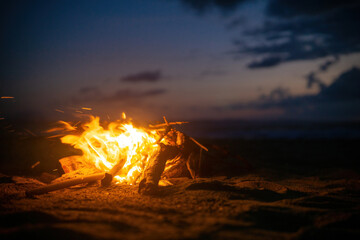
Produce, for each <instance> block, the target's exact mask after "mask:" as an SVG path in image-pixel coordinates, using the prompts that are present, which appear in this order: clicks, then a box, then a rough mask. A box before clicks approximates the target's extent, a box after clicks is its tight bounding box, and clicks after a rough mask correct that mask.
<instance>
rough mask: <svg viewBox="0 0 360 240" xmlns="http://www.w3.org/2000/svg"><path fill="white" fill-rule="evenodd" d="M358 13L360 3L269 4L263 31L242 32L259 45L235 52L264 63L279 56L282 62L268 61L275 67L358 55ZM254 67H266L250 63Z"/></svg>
mask: <svg viewBox="0 0 360 240" xmlns="http://www.w3.org/2000/svg"><path fill="white" fill-rule="evenodd" d="M359 12H360V3H359V1H357V3H356V2H355V1H341V2H340V1H323V0H316V1H310V0H309V1H308V0H307V1H285V0H284V1H283V0H274V1H270V2H269V5H268V10H267V14H268V17H271V18H269V19H268V20H267V22H266V23H265V24H264V26H263V27H262V28H260V29H256V30H251V31H247V32H244V34H245V35H246V36H247V37H250V38H251V39H252V40H251V41H252V43H256V42H258V44H255V45H252V46H248V45H246V44H243V43H241V44H237V47H238V53H239V54H243V53H248V54H249V53H250V54H253V55H260V56H264V55H266V56H267V58H266V59H265V60H268V59H277V58H279V56H281V57H282V58H281V61H274V62H272V61H269V62H270V63H272V65H271V66H276V65H277V64H280V63H281V62H286V61H295V60H309V59H316V58H321V57H326V56H338V55H340V54H349V53H355V52H360V31H358V30H357V25H356V24H355V23H358V22H360V14H359ZM265 60H264V62H265V63H266V61H265ZM331 64H332V63H328V64H325V65H324V66H323V69H326V68H327V67H329V66H330V65H331ZM253 66H256V67H268V66H269V65H268V64H261V62H260V63H257V62H254V63H251V64H249V67H250V68H254V67H253Z"/></svg>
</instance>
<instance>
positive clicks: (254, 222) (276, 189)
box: [0, 141, 360, 240]
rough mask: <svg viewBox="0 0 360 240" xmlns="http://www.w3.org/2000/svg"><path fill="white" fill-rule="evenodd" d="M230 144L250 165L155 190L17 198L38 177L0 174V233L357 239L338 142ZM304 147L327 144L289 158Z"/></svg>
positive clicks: (350, 183)
mask: <svg viewBox="0 0 360 240" xmlns="http://www.w3.org/2000/svg"><path fill="white" fill-rule="evenodd" d="M238 143H241V144H242V145H241V146H242V148H244V149H245V148H251V147H255V148H256V149H257V150H258V151H252V150H251V151H250V150H249V151H248V152H246V151H245V150H244V149H240V150H241V151H240V152H244V153H245V155H246V158H247V159H248V160H250V162H252V163H253V165H254V170H253V171H248V172H246V171H243V170H242V171H240V170H241V169H239V171H238V174H234V173H236V172H237V171H236V169H232V171H231V174H228V176H215V175H214V176H211V177H206V178H198V179H195V180H192V179H187V178H176V179H172V180H171V181H172V182H173V183H174V185H173V186H167V187H161V188H160V191H159V193H158V194H157V195H155V196H142V195H139V194H138V192H137V190H138V189H137V186H129V185H112V186H110V187H107V188H102V187H100V186H98V185H96V184H95V185H92V186H77V187H73V188H70V189H64V190H59V191H55V192H51V193H48V194H44V195H41V196H36V197H34V198H27V197H25V196H24V195H23V193H24V191H25V190H28V189H32V188H35V187H38V186H41V185H42V184H44V183H41V182H39V181H37V180H34V179H32V178H29V177H16V176H12V177H6V176H2V177H1V178H0V179H1V183H0V195H1V208H0V209H1V214H0V222H1V227H0V238H1V239H64V240H67V239H88V240H91V239H360V238H359V237H360V228H359V223H360V221H359V220H360V201H359V200H360V177H359V173H358V168H357V167H356V166H353V167H352V164H353V163H354V161H357V160H356V159H355V160H351V161H349V160H348V159H344V161H342V162H341V161H336V159H337V157H334V154H335V153H338V155H339V156H340V157H341V156H345V157H347V158H348V157H350V155H349V156H348V155H346V154H345V153H344V154H342V153H343V150H344V149H343V148H340V149H339V147H338V148H337V149H331V148H330V147H331V146H332V147H333V148H334V146H341V143H339V142H337V144H335V143H327V144H325V143H324V142H321V143H320V142H319V143H318V144H319V145H316V143H314V142H311V143H308V142H301V141H300V142H299V141H296V142H291V143H288V142H287V143H285V142H281V141H280V142H279V141H278V142H276V141H268V142H267V143H266V144H265V145H264V144H262V145H261V143H260V142H257V143H256V144H254V145H252V144H250V143H246V142H241V141H240V142H236V144H235V142H233V145H231V146H233V148H235V147H236V146H238ZM246 144H247V145H246ZM269 144H270V146H269ZM271 144H272V145H271ZM307 144H309V146H314V144H315V146H316V147H317V148H318V147H319V146H324V149H327V150H324V149H323V150H318V151H319V152H318V153H321V152H322V151H324V152H327V153H328V154H329V155H328V156H327V157H326V156H320V155H319V154H318V153H317V152H316V151H314V149H312V154H311V153H310V152H309V151H308V152H306V153H303V155H304V154H305V155H306V154H308V155H309V156H310V155H311V156H313V157H312V159H310V157H309V158H307V159H305V160H304V161H295V160H296V156H298V157H299V156H301V157H303V155H301V153H302V152H303V151H304V149H305V150H306V149H307V148H306V146H307ZM324 144H325V145H324ZM332 144H333V145H332ZM339 144H340V145H339ZM355 145H356V144H353V145H351V147H353V146H355ZM276 146H279V147H278V148H277V147H276ZM347 147H348V145H346V147H345V148H347ZM317 148H316V149H317ZM270 149H271V150H270ZM291 149H293V150H294V151H291ZM295 149H298V152H297V151H295ZM289 151H290V152H291V153H288V154H286V152H289ZM354 152H356V151H355V150H354ZM270 153H271V154H270ZM281 153H282V154H281ZM266 154H267V155H266ZM270 155H271V157H270ZM256 156H264V157H263V158H260V157H256ZM279 156H280V157H279ZM283 158H291V160H292V161H285V162H284V159H283ZM269 159H273V160H272V161H270V160H269ZM316 159H318V161H315V160H316ZM345 160H347V161H345ZM312 161H315V162H312ZM225 163H226V164H227V167H224V168H221V165H222V164H225ZM300 163H301V164H300ZM234 166H235V165H234ZM329 166H332V167H329ZM219 169H221V171H219V172H220V173H226V169H227V171H229V165H228V162H223V161H220V162H219ZM230 169H231V167H230Z"/></svg>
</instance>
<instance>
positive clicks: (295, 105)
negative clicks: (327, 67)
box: [230, 67, 360, 119]
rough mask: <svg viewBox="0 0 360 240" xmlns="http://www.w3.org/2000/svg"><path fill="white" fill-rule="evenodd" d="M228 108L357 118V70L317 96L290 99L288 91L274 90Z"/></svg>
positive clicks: (359, 74)
mask: <svg viewBox="0 0 360 240" xmlns="http://www.w3.org/2000/svg"><path fill="white" fill-rule="evenodd" d="M230 108H231V109H233V110H237V109H262V110H264V109H271V108H280V109H283V110H284V112H285V114H284V116H287V117H307V118H335V119H359V118H360V112H359V109H360V69H359V68H355V67H354V68H352V69H350V70H348V71H346V72H344V73H342V74H341V75H340V76H339V77H337V78H336V79H335V80H334V82H333V83H332V84H330V85H329V86H324V87H323V88H322V89H321V91H320V92H319V93H318V94H315V95H300V96H292V95H291V94H290V92H289V90H287V89H284V88H276V89H274V90H273V91H271V92H270V93H269V94H268V95H262V96H260V97H259V98H258V99H257V100H255V101H252V102H248V103H237V104H233V105H231V106H230Z"/></svg>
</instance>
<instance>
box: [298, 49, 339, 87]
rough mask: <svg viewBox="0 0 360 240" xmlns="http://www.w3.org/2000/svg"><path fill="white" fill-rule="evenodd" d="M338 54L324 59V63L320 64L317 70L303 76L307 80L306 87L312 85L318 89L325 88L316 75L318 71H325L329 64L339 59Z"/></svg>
mask: <svg viewBox="0 0 360 240" xmlns="http://www.w3.org/2000/svg"><path fill="white" fill-rule="evenodd" d="M339 59H340V58H339V56H334V57H333V58H332V59H328V60H326V61H325V62H324V63H322V64H320V66H319V68H318V70H317V71H312V72H310V73H309V74H308V75H306V76H305V79H306V81H307V88H312V87H313V86H314V85H315V86H317V87H318V88H319V89H320V90H323V89H325V87H326V85H325V83H324V82H323V81H322V80H321V79H320V78H319V77H318V73H321V72H326V71H327V70H328V69H329V67H330V66H332V65H334V64H335V63H337V62H338V61H339Z"/></svg>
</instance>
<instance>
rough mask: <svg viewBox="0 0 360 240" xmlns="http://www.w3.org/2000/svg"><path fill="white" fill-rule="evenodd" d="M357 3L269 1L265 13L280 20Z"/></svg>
mask: <svg viewBox="0 0 360 240" xmlns="http://www.w3.org/2000/svg"><path fill="white" fill-rule="evenodd" d="M358 2H359V1H358V0H302V1H298V0H270V1H269V4H268V7H267V13H268V14H269V15H271V16H276V17H282V18H293V17H298V16H311V15H316V14H321V13H324V12H328V11H332V10H334V9H338V8H342V7H347V6H349V5H352V4H356V3H358Z"/></svg>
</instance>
